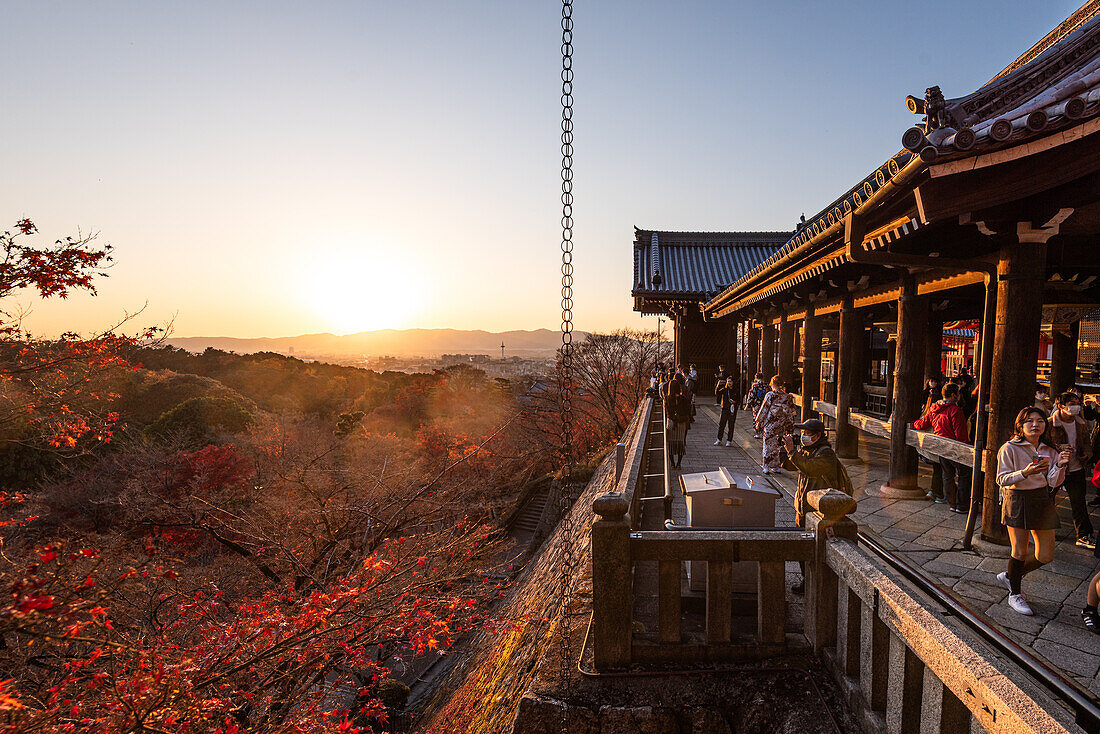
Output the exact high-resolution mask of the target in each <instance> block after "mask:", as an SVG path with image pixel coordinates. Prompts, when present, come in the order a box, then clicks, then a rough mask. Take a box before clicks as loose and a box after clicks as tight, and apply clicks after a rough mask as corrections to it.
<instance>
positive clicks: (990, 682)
mask: <svg viewBox="0 0 1100 734" xmlns="http://www.w3.org/2000/svg"><path fill="white" fill-rule="evenodd" d="M808 519H809V518H808ZM835 530H837V532H835V533H834V534H833V536H832V537H828V538H826V539H825V540H824V541H821V540H819V542H818V552H819V555H818V557H817V559H816V561H815V564H814V573H815V575H816V578H815V579H814V582H813V588H812V590H811V589H808V591H810V592H811V596H812V597H813V602H812V604H813V605H814V607H815V608H816V613H815V614H814V615H813V616H814V618H815V620H816V624H817V628H816V630H815V633H816V634H815V637H814V640H813V643H814V648H815V650H818V651H819V652H821V653H822V654H823V656H824V658H825V660H826V663H827V664H828V666H829V667H830V668H831V669H832V672H833V675H834V676H835V677H836V678H837V680H838V681H839V682H840V684H841V687H842V689H843V691H844V693H845V696H846V698H847V701H848V705H849V707H850V708H851V710H852V712H853V713H854V714H855V715H856V717H857V720H858V721H859V723H860V727H861V728H862V729H863V730H864V731H867V732H943V733H944V734H947V733H948V732H969V731H974V730H975V728H974V727H973V726H972V723H973V722H977V724H979V725H980V726H981V729H977V730H979V731H987V732H1072V731H1077V728H1076V726H1074V724H1073V715H1072V714H1070V713H1069V712H1068V711H1066V710H1065V709H1064V708H1062V707H1061V706H1059V705H1058V704H1056V703H1055V702H1054V701H1053V700H1052V699H1051V698H1050V697H1048V696H1046V695H1045V694H1044V692H1043V691H1042V690H1041V689H1039V688H1037V687H1035V686H1034V685H1033V684H1030V683H1024V682H1020V681H1021V676H1020V674H1019V672H1018V671H1015V670H1014V669H1011V668H1010V667H1009V666H1008V664H1007V663H1006V661H1005V660H1004V659H1003V658H1001V657H999V656H997V655H996V654H993V653H991V652H990V650H989V647H988V646H987V645H986V644H984V642H983V641H982V640H981V638H979V637H978V635H977V634H976V633H973V632H971V631H970V630H969V629H968V628H965V627H961V626H959V625H952V626H948V624H947V622H946V620H947V619H950V617H947V618H945V617H944V614H943V608H942V607H940V606H939V605H938V604H937V603H935V602H934V601H931V600H929V599H928V598H927V597H925V596H924V595H920V594H917V593H914V592H913V591H911V590H910V587H909V586H908V584H907V583H906V582H904V581H903V580H902V579H901V577H900V576H899V574H898V573H897V572H896V571H894V570H893V569H892V568H890V567H889V566H888V565H886V564H885V563H883V562H881V561H879V560H878V559H877V558H874V557H873V556H871V555H870V554H868V553H867V552H865V551H864V550H862V549H861V548H860V547H859V546H858V545H857V544H856V543H855V541H854V539H853V538H852V537H850V536H851V533H852V530H853V529H849V528H846V527H844V528H836V529H835ZM818 537H819V538H820V537H821V533H818ZM807 607H808V608H809V607H810V602H808V603H807Z"/></svg>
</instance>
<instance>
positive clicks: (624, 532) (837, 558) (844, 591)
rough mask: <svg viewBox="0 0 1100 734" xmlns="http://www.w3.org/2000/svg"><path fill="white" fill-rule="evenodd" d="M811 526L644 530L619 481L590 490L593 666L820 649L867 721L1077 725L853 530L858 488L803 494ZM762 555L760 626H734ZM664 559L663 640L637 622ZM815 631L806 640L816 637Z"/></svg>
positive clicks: (910, 728)
mask: <svg viewBox="0 0 1100 734" xmlns="http://www.w3.org/2000/svg"><path fill="white" fill-rule="evenodd" d="M806 501H807V503H808V505H809V508H810V511H809V512H807V515H806V529H805V531H803V530H800V529H796V530H787V529H783V530H774V531H768V530H745V531H738V530H665V531H635V530H632V529H631V526H630V521H629V519H628V514H627V512H628V509H629V503H628V501H627V498H626V496H625V495H624V494H622V493H620V492H612V493H608V494H605V495H603V496H601V497H599V498H597V499H596V500H595V501H594V502H593V510H594V511H595V514H596V519H595V520H594V522H593V524H592V546H591V548H592V625H591V635H590V639H591V643H592V650H593V654H594V661H593V663H594V667H595V669H596V671H597V673H606V672H609V671H627V670H629V669H630V668H631V666H632V665H638V664H642V665H645V664H650V665H652V664H655V663H663V664H670V665H673V666H678V665H684V664H695V663H708V662H717V661H722V660H743V659H748V658H756V659H759V658H763V657H769V656H772V655H778V654H788V655H789V654H798V653H799V651H800V650H801V651H803V652H804V653H805V654H807V655H809V654H814V655H819V656H821V657H823V658H824V659H825V661H826V664H827V667H829V668H830V669H831V670H832V672H833V675H834V676H835V677H836V678H837V680H838V681H839V682H840V684H841V687H842V690H843V693H844V695H845V697H846V698H847V702H848V704H849V707H850V708H851V710H852V711H853V713H854V714H855V715H856V717H857V720H858V721H859V724H860V728H861V729H862V730H863V731H865V732H876V733H877V732H942V733H948V732H950V733H952V734H954V733H955V732H969V731H972V730H973V727H972V724H973V723H974V722H976V723H977V724H979V725H980V726H981V727H982V728H983V729H984V730H985V731H988V732H994V733H995V732H1032V731H1033V732H1051V733H1058V734H1062V733H1067V734H1068V732H1073V731H1077V729H1076V728H1075V726H1074V725H1073V715H1072V714H1071V713H1069V712H1068V711H1067V710H1066V709H1064V708H1062V707H1061V706H1059V705H1058V704H1057V703H1055V702H1054V700H1053V699H1052V698H1050V697H1049V696H1047V695H1046V694H1045V693H1044V692H1043V691H1042V689H1039V688H1038V687H1035V686H1033V685H1031V684H1030V683H1023V682H1018V681H1020V679H1021V676H1020V673H1019V672H1018V671H1017V670H1015V669H1014V668H1012V667H1011V665H1010V663H1008V662H1007V661H1006V660H1005V659H1004V658H1002V657H999V656H998V655H996V654H994V653H991V652H990V651H989V648H988V647H987V646H986V645H985V644H984V643H983V641H982V640H981V638H979V637H978V635H977V633H975V632H972V631H971V630H970V629H969V628H967V627H963V626H961V625H957V624H952V623H951V617H945V616H944V613H943V611H944V610H943V608H942V607H940V606H939V605H938V604H937V603H936V602H935V601H934V600H932V599H930V598H929V597H927V596H925V595H923V594H921V593H920V592H919V591H917V590H915V588H914V587H912V586H911V585H910V584H909V582H907V581H905V580H904V578H903V577H902V576H901V574H900V573H899V572H898V571H896V570H894V569H893V568H892V567H890V566H889V565H887V564H886V563H885V562H884V561H881V560H879V559H878V558H876V557H875V556H873V555H871V554H870V553H869V552H867V551H865V550H864V549H862V548H861V547H860V546H859V545H858V544H857V533H856V531H857V528H856V524H855V523H854V522H853V521H852V520H851V518H850V517H849V516H848V515H849V513H850V512H851V511H852V510H853V509H855V501H854V500H853V499H852V498H851V497H849V496H848V495H846V494H844V493H842V492H838V491H836V490H818V491H814V492H810V493H808V494H807V496H806ZM685 561H706V565H707V568H706V600H705V611H706V620H705V630H704V631H703V632H702V634H696V635H694V636H693V635H688V634H685V633H684V626H683V616H682V612H683V607H682V602H683V599H684V597H683V590H682V582H681V568H682V564H683V563H684V562H685ZM745 561H755V562H756V563H757V564H758V565H759V575H758V582H757V594H756V606H757V610H756V611H757V614H756V625H755V630H754V634H753V635H751V639H746V636H745V635H741V636H740V637H739V638H738V639H735V637H734V635H732V634H731V632H732V630H731V618H732V610H731V598H732V594H731V588H730V587H731V581H730V579H731V576H732V573H731V572H732V570H733V565H734V564H735V563H739V562H745ZM786 561H803V562H805V570H806V579H805V594H806V596H805V605H804V612H803V632H804V637H799V636H797V635H791V634H787V633H786V626H787V621H788V611H789V610H788V608H787V603H786V589H785V588H784V571H783V566H784V563H785V562H786ZM647 562H648V563H653V562H656V566H657V576H658V578H657V586H658V599H657V618H658V626H657V630H656V632H657V634H656V640H655V641H654V640H652V639H640V637H641V635H640V634H639V633H636V632H635V630H634V627H635V625H634V620H633V611H634V608H635V598H634V597H635V588H636V586H637V585H638V584H639V583H642V582H643V580H644V579H643V577H639V576H638V575H637V573H636V571H637V570H638V569H637V567H636V564H638V563H647ZM650 637H652V636H650ZM807 643H808V646H807Z"/></svg>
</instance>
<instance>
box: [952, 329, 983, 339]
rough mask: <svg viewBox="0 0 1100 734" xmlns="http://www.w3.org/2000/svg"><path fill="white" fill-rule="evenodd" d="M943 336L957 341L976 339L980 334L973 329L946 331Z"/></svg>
mask: <svg viewBox="0 0 1100 734" xmlns="http://www.w3.org/2000/svg"><path fill="white" fill-rule="evenodd" d="M943 335H944V336H947V337H954V338H956V339H975V338H977V336H978V332H976V331H974V330H973V329H944V330H943Z"/></svg>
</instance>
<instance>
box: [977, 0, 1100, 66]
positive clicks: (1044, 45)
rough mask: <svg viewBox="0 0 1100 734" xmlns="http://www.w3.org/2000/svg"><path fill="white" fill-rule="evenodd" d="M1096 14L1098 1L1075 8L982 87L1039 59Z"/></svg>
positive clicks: (1099, 10) (1098, 5)
mask: <svg viewBox="0 0 1100 734" xmlns="http://www.w3.org/2000/svg"><path fill="white" fill-rule="evenodd" d="M1097 13H1100V0H1086V2H1085V3H1084V4H1083V5H1082V6H1081V7H1079V8H1077V10H1075V11H1074V12H1073V13H1071V14H1070V16H1069V17H1068V18H1066V19H1065V20H1063V21H1062V22H1061V23H1059V24H1058V26H1057V27H1056V28H1054V30H1052V31H1051V32H1050V33H1048V34H1046V35H1045V36H1043V37H1042V38H1041V39H1039V40H1038V41H1037V42H1036V43H1035V45H1034V46H1032V47H1031V48H1029V49H1028V50H1027V51H1024V52H1023V53H1022V54H1020V56H1019V57H1017V59H1016V60H1015V61H1013V62H1012V63H1011V64H1009V65H1008V66H1006V67H1005V68H1003V69H1001V71H1000V72H999V73H998V74H997V75H996V76H994V77H993V78H992V79H990V80H989V81H988V82H986V83H985V84H983V85H982V86H983V87H987V86H989V85H990V84H992V83H993V82H995V81H997V80H998V79H1001V78H1002V77H1005V76H1008V75H1009V74H1011V73H1012V72H1014V71H1016V70H1017V69H1019V68H1020V67H1022V66H1025V65H1027V64H1029V63H1031V62H1032V61H1034V60H1035V59H1037V58H1039V57H1040V56H1042V55H1043V54H1044V53H1045V52H1046V51H1047V50H1048V49H1050V48H1051V47H1053V46H1056V45H1057V44H1058V43H1059V42H1060V41H1062V40H1063V39H1065V38H1066V36H1069V35H1070V34H1072V33H1073V32H1074V31H1076V30H1077V29H1079V28H1080V27H1081V26H1083V25H1085V24H1086V23H1088V22H1089V21H1090V20H1092V19H1093V18H1094V17H1095V16H1096V15H1097Z"/></svg>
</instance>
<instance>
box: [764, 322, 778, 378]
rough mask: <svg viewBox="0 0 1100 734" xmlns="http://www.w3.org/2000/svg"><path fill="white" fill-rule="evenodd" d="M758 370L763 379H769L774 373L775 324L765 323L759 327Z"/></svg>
mask: <svg viewBox="0 0 1100 734" xmlns="http://www.w3.org/2000/svg"><path fill="white" fill-rule="evenodd" d="M760 371H761V372H763V373H764V380H770V379H771V378H772V375H774V374H775V326H774V325H772V324H766V325H764V326H762V327H760Z"/></svg>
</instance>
